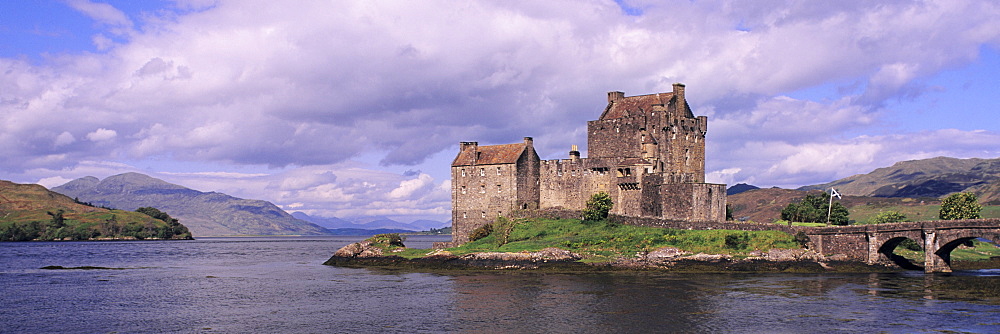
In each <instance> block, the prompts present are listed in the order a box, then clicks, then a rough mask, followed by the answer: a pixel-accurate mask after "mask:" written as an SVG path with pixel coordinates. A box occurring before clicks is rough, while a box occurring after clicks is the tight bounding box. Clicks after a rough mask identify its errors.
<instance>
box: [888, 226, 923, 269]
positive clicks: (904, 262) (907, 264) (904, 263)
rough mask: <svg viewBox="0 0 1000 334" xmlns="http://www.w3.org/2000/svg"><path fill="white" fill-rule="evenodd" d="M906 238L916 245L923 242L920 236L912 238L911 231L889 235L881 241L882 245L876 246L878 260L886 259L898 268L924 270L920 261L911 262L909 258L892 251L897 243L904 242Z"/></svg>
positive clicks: (897, 245)
mask: <svg viewBox="0 0 1000 334" xmlns="http://www.w3.org/2000/svg"><path fill="white" fill-rule="evenodd" d="M883 238H884V237H883ZM906 240H912V241H913V242H915V243H917V244H918V245H923V244H924V242H923V238H922V237H916V238H914V235H912V234H911V233H903V234H900V235H895V236H889V237H888V240H885V242H883V243H882V245H881V246H879V248H878V254H879V258H880V259H879V260H881V261H886V262H889V263H894V264H896V265H897V266H899V267H900V268H903V269H907V270H924V267H923V264H922V263H920V264H918V263H913V262H912V261H910V260H909V259H907V258H905V257H903V256H902V255H898V254H896V253H895V252H894V251H895V250H896V247H899V245H900V244H902V243H903V242H905V241H906ZM921 248H922V246H921Z"/></svg>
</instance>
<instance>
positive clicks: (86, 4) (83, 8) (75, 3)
mask: <svg viewBox="0 0 1000 334" xmlns="http://www.w3.org/2000/svg"><path fill="white" fill-rule="evenodd" d="M66 4H68V5H69V6H70V7H73V9H76V10H78V11H80V12H81V13H83V14H85V15H87V16H89V17H90V18H92V19H94V20H95V21H97V22H100V23H102V24H106V25H109V26H113V27H132V21H131V20H129V19H128V16H126V15H125V13H124V12H122V11H120V10H118V9H117V8H115V7H114V6H111V5H109V4H106V3H97V2H90V1H87V0H68V1H66Z"/></svg>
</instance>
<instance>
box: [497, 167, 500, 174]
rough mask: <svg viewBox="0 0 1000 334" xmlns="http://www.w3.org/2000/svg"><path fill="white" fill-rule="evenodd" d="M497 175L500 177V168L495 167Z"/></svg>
mask: <svg viewBox="0 0 1000 334" xmlns="http://www.w3.org/2000/svg"><path fill="white" fill-rule="evenodd" d="M497 175H500V167H497Z"/></svg>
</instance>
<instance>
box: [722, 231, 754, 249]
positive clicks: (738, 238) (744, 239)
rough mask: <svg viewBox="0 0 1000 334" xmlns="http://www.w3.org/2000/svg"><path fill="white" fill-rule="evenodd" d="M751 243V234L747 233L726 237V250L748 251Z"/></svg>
mask: <svg viewBox="0 0 1000 334" xmlns="http://www.w3.org/2000/svg"><path fill="white" fill-rule="evenodd" d="M749 242H750V234H748V233H746V232H743V233H735V234H727V235H726V248H729V249H737V250H738V249H746V248H747V243H749Z"/></svg>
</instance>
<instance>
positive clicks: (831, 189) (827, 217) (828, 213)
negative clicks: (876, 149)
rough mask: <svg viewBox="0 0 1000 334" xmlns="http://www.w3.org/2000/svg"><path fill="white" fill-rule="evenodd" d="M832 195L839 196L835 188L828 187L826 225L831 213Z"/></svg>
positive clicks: (828, 223) (828, 222)
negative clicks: (828, 202) (828, 197)
mask: <svg viewBox="0 0 1000 334" xmlns="http://www.w3.org/2000/svg"><path fill="white" fill-rule="evenodd" d="M833 196H837V198H840V194H838V193H837V189H833V188H830V204H829V205H827V206H826V226H830V214H832V213H833Z"/></svg>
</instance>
